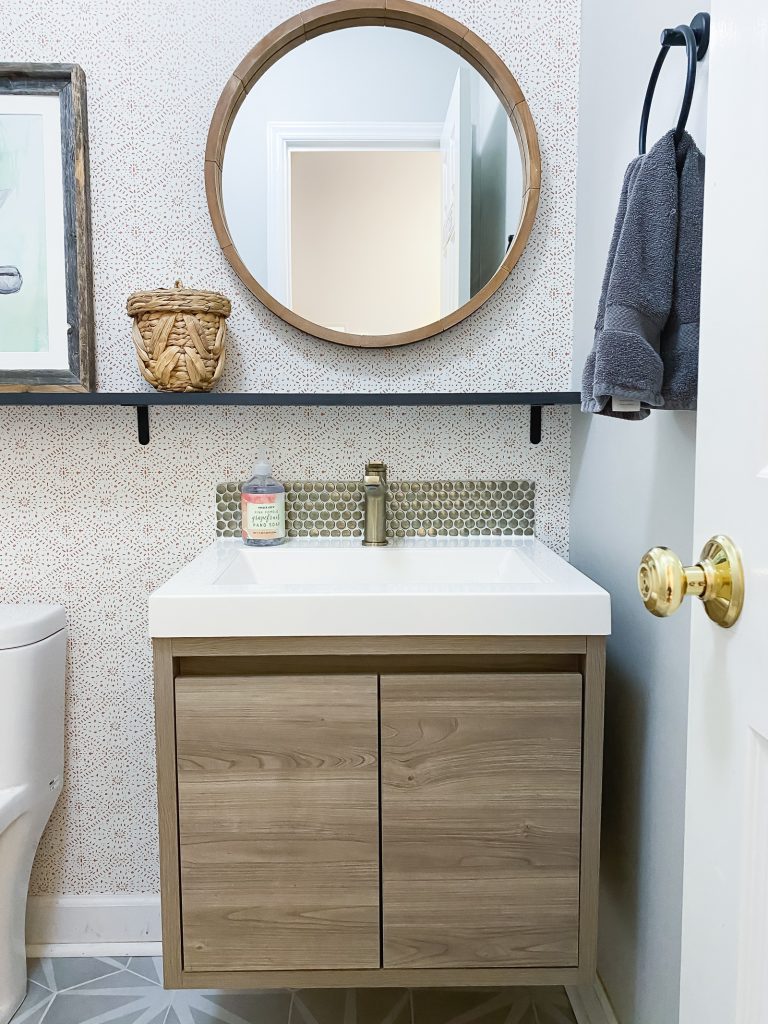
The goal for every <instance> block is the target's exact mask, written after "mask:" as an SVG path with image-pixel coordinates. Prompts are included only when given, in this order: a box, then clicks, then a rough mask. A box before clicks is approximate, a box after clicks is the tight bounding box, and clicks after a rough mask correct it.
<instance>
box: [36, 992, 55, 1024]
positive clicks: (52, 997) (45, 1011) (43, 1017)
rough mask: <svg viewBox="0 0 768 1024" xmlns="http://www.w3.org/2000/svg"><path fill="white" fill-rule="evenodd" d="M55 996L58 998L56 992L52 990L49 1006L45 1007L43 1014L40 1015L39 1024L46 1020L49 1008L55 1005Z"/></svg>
mask: <svg viewBox="0 0 768 1024" xmlns="http://www.w3.org/2000/svg"><path fill="white" fill-rule="evenodd" d="M55 998H56V994H55V993H54V992H52V993H51V998H50V999H49V1000H48V1005H47V1006H46V1008H45V1009H44V1010H43V1014H42V1016H41V1017H40V1020H39V1021H38V1024H43V1021H44V1020H45V1018H46V1017H47V1016H48V1011H49V1010H50V1008H51V1007H52V1006H53V1001H54V999H55Z"/></svg>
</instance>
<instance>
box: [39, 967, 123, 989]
mask: <svg viewBox="0 0 768 1024" xmlns="http://www.w3.org/2000/svg"><path fill="white" fill-rule="evenodd" d="M123 971H124V968H122V967H118V969H117V970H116V971H108V972H107V973H106V974H100V975H99V976H98V978H89V979H88V980H87V981H78V983H77V984H76V985H68V986H67V988H59V989H57V990H56V995H58V994H59V993H60V992H74V991H76V990H77V989H79V988H82V987H83V985H93V984H94V983H95V982H97V981H103V980H104V979H105V978H113V977H114V976H115V975H116V974H122V973H123ZM131 973H133V972H131Z"/></svg>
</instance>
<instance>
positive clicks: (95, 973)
mask: <svg viewBox="0 0 768 1024" xmlns="http://www.w3.org/2000/svg"><path fill="white" fill-rule="evenodd" d="M129 959H130V958H129V957H122V958H120V959H118V958H114V957H90V956H73V957H50V958H49V957H45V958H43V959H42V960H33V961H30V966H29V978H30V980H32V981H36V982H37V983H38V984H39V985H44V986H45V987H46V988H49V989H50V990H51V991H52V992H63V991H64V990H65V989H68V988H74V987H75V986H76V985H82V984H84V983H86V982H89V981H94V980H95V979H97V978H104V977H106V976H107V975H108V974H114V973H115V972H116V971H120V970H122V968H123V967H124V966H125V965H126V963H127V962H128V960H129Z"/></svg>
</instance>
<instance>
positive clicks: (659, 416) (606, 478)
mask: <svg viewBox="0 0 768 1024" xmlns="http://www.w3.org/2000/svg"><path fill="white" fill-rule="evenodd" d="M696 10H697V8H696V7H695V6H694V7H692V6H690V5H689V4H684V3H681V2H680V0H674V2H673V3H670V2H669V0H646V2H645V3H643V4H637V3H632V4H630V3H627V2H625V0H623V2H622V3H620V4H617V3H615V2H614V0H584V2H583V4H582V34H581V39H582V43H581V47H582V48H581V69H580V100H579V167H578V179H577V233H576V276H575V281H576V297H575V305H574V387H575V388H577V389H578V388H579V387H580V382H581V369H582V366H583V364H584V358H585V357H586V354H587V352H588V350H589V347H590V345H591V343H592V336H593V326H594V319H595V312H596V308H597V301H598V297H599V293H600V286H601V281H602V274H603V270H604V267H605V258H606V254H607V249H608V243H609V240H610V235H611V230H612V227H613V219H614V215H615V212H616V203H617V199H618V195H619V190H620V187H621V181H622V177H623V174H624V170H625V168H626V165H627V163H628V161H629V159H630V158H631V157H633V156H634V155H635V154H636V153H637V131H638V126H639V120H640V110H641V107H642V102H643V96H644V94H645V88H646V85H647V81H648V76H649V75H650V72H651V68H652V66H653V62H654V60H655V58H656V54H657V53H658V37H659V33H660V31H661V29H662V28H663V27H665V26H669V25H676V24H678V23H679V22H680V21H683V20H685V21H688V20H690V18H691V17H692V16H693V14H694V13H695V12H696ZM684 81H685V58H684V51H682V50H673V51H672V52H671V53H669V54H668V56H667V59H666V63H665V66H664V69H663V71H662V76H661V79H660V81H659V84H658V86H657V90H656V96H655V100H654V105H653V110H652V116H651V122H650V125H649V132H648V142H649V148H650V145H651V144H652V143H653V141H655V140H656V139H657V138H658V137H659V136H660V135H661V134H662V133H663V132H664V131H665V130H667V129H668V128H670V127H672V126H673V125H674V123H675V121H676V118H677V113H678V106H679V102H680V100H681V98H682V94H683V86H684ZM706 83H707V62H706V60H705V61H704V63H703V64H700V65H699V67H698V84H697V89H696V96H695V100H694V107H693V110H692V112H691V116H690V118H689V121H688V127H689V130H690V131H691V134H692V135H693V137H694V138H695V139H696V141H697V142H698V143H699V145H700V146H701V147H702V148H704V131H705V104H706ZM695 421H696V415H695V413H664V412H654V413H652V414H651V416H650V417H649V418H648V419H646V420H644V421H643V422H640V423H627V422H624V421H618V420H612V419H606V418H603V417H599V416H588V415H584V414H581V413H579V412H574V422H573V442H572V462H571V472H572V504H571V560H572V561H573V562H574V564H575V565H577V566H578V567H579V568H580V569H582V570H583V571H584V572H586V573H588V574H589V575H590V576H592V577H593V578H594V579H596V580H597V581H598V582H599V583H601V584H602V585H603V586H604V587H606V588H607V589H608V590H609V591H610V592H611V596H612V601H613V614H614V631H613V636H612V637H611V639H610V641H609V645H608V673H607V699H606V746H605V773H604V787H605V796H604V801H603V814H604V829H603V850H602V874H601V893H600V932H599V936H600V937H599V954H598V970H599V972H600V975H601V977H602V979H603V983H604V985H605V987H606V990H607V992H608V995H609V998H610V999H611V1001H612V1003H613V1005H614V1008H615V1010H616V1014H617V1017H618V1019H619V1021H620V1022H621V1024H674V1022H675V1021H677V1019H678V986H679V977H680V915H681V899H682V844H683V809H684V798H685V736H686V721H687V692H688V645H689V633H688V627H689V616H690V608H684V609H683V610H681V611H680V612H679V613H678V614H677V615H676V616H675V617H674V618H672V619H669V620H659V619H655V618H653V617H652V616H650V615H649V614H648V613H647V612H646V611H645V609H644V608H643V606H642V603H641V601H640V599H639V596H638V594H637V590H636V584H635V574H636V571H637V565H638V562H639V560H640V557H641V555H642V554H643V552H644V551H645V550H646V549H647V548H649V547H651V546H652V545H654V544H665V545H667V546H669V547H671V548H673V549H674V550H676V551H677V552H678V553H679V554H680V556H681V557H683V558H685V559H687V558H689V557H690V556H692V555H694V554H695V553H697V552H698V547H697V544H700V543H701V541H702V540H703V538H695V539H694V538H693V536H692V512H693V468H694V452H695V426H696V423H695Z"/></svg>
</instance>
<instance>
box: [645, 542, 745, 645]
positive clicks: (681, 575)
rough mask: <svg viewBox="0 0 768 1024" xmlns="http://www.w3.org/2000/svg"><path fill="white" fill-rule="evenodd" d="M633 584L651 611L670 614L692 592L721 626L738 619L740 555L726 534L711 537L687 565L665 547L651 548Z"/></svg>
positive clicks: (741, 585) (741, 592) (741, 582)
mask: <svg viewBox="0 0 768 1024" xmlns="http://www.w3.org/2000/svg"><path fill="white" fill-rule="evenodd" d="M637 586H638V589H639V591H640V596H641V597H642V599H643V603H644V604H645V607H646V608H647V609H648V611H649V612H650V613H651V615H658V616H660V617H664V616H666V615H671V614H672V613H673V612H676V611H677V609H678V608H679V607H680V605H681V604H682V603H683V598H684V597H686V595H688V594H692V595H693V596H695V597H698V598H700V599H701V600H702V601H703V602H704V610H705V611H706V613H707V615H708V616H709V617H710V619H712V621H713V622H716V623H717V625H718V626H723V628H725V629H727V628H728V627H729V626H732V625H733V624H734V622H735V621H736V620H737V619H738V617H739V615H740V614H741V609H742V607H743V605H744V570H743V568H742V565H741V556H740V555H739V551H738V548H737V547H736V545H735V544H734V543H733V541H732V540H731V539H730V538H729V537H723V536H716V537H711V538H710V539H709V540H708V541H707V543H706V544H705V545H704V547H703V549H702V552H701V557H700V558H699V561H698V562H697V563H696V565H689V566H684V565H683V563H682V562H681V561H680V559H679V558H678V557H677V555H676V554H675V553H674V551H670V550H669V548H661V547H659V548H651V550H650V551H646V553H645V554H644V555H643V557H642V560H641V562H640V568H639V569H638V570H637Z"/></svg>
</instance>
